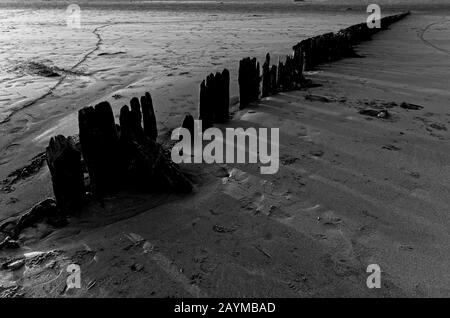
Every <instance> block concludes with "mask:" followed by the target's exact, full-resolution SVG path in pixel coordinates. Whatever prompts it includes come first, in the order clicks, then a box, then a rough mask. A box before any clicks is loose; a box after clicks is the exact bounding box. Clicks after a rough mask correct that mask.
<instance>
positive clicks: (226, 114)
mask: <svg viewBox="0 0 450 318" xmlns="http://www.w3.org/2000/svg"><path fill="white" fill-rule="evenodd" d="M222 80H223V83H222V84H223V87H222V94H223V96H222V116H221V120H222V121H224V122H226V121H228V120H229V119H230V72H229V71H228V70H227V69H224V70H223V71H222Z"/></svg>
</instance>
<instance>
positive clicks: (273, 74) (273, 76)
mask: <svg viewBox="0 0 450 318" xmlns="http://www.w3.org/2000/svg"><path fill="white" fill-rule="evenodd" d="M277 72H278V71H277V66H276V65H272V68H271V69H270V92H271V94H276V93H277V92H278V87H277Z"/></svg>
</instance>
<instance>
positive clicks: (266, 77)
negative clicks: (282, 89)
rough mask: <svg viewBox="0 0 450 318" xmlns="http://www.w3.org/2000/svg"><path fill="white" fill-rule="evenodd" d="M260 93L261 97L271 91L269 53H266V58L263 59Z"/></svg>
mask: <svg viewBox="0 0 450 318" xmlns="http://www.w3.org/2000/svg"><path fill="white" fill-rule="evenodd" d="M262 73H263V74H262V93H261V97H267V96H269V95H270V93H271V89H270V83H271V79H270V54H269V53H267V54H266V60H265V61H264V64H263V67H262Z"/></svg>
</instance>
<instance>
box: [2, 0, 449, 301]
mask: <svg viewBox="0 0 450 318" xmlns="http://www.w3.org/2000/svg"><path fill="white" fill-rule="evenodd" d="M40 5H42V6H43V8H41V9H39V10H37V11H36V10H35V8H30V7H27V6H24V7H22V8H18V7H14V6H13V5H11V4H6V2H2V6H1V7H2V9H0V15H1V16H2V20H1V21H2V22H0V30H1V31H0V32H1V33H2V37H1V40H0V41H1V44H2V45H1V47H2V49H1V51H0V61H1V62H0V69H1V70H2V75H1V76H2V77H1V79H0V87H1V94H2V96H0V116H1V124H0V133H1V135H2V137H1V138H0V179H1V180H6V181H5V182H4V183H3V184H2V187H3V188H2V191H1V192H0V224H2V223H4V222H7V221H8V219H9V218H11V217H14V216H17V215H19V214H21V213H23V212H24V211H26V210H27V209H29V208H31V207H32V206H33V204H35V203H36V202H38V201H40V200H42V199H44V198H46V197H49V196H52V186H51V181H50V174H49V171H48V168H47V167H46V165H45V163H43V161H42V160H41V159H40V158H41V157H39V154H40V153H42V152H43V151H44V149H45V146H46V145H47V144H48V140H49V138H50V137H52V136H54V135H56V134H59V133H62V134H65V135H73V134H75V133H76V132H77V111H78V109H79V108H81V107H83V106H86V105H92V104H95V103H96V102H99V101H103V100H108V101H109V102H110V103H111V104H112V106H113V109H114V112H115V115H116V116H118V110H119V108H120V107H121V106H122V105H123V104H127V103H128V101H129V99H130V98H131V97H133V96H138V95H139V94H143V92H145V91H150V92H151V93H152V96H153V98H154V105H155V110H156V116H157V120H158V128H159V130H160V137H159V139H160V142H161V143H163V144H170V141H169V139H170V133H171V131H172V129H174V128H176V127H177V126H179V125H180V123H181V121H182V118H183V117H184V115H185V113H186V112H190V113H192V114H193V115H194V116H196V115H197V107H198V87H199V83H200V82H201V80H202V79H203V78H204V77H205V76H206V75H207V74H208V73H209V72H211V71H216V70H222V69H223V68H224V67H227V68H228V69H229V70H230V73H231V77H232V79H233V80H232V83H231V94H232V96H233V98H232V101H233V103H234V104H233V107H232V112H233V119H232V120H231V121H230V122H229V123H228V124H226V125H218V126H217V127H219V128H222V129H223V128H225V127H242V128H248V127H268V128H271V127H273V128H279V129H280V145H279V146H280V161H281V165H280V170H279V172H278V173H277V174H274V175H261V174H260V173H259V167H258V166H257V165H249V164H220V165H219V164H212V165H205V164H198V165H188V164H185V165H181V166H182V169H183V171H185V172H186V173H187V174H188V175H190V176H191V177H192V179H193V180H194V191H193V193H191V194H189V195H175V194H161V193H158V194H151V195H148V194H142V193H134V192H123V193H119V194H117V195H113V196H108V197H105V198H104V199H103V200H102V201H101V202H95V203H92V204H91V205H90V206H89V207H88V208H86V209H85V211H83V212H82V213H81V214H80V215H77V216H74V217H73V218H71V219H70V221H69V224H68V225H67V226H65V227H63V228H53V227H51V226H49V225H45V224H39V225H37V226H36V227H33V228H30V229H27V231H25V232H24V233H22V234H21V237H20V241H21V248H20V250H16V251H14V252H5V251H0V261H1V260H6V259H8V258H11V257H18V256H21V255H28V257H30V258H33V257H36V255H39V259H38V260H37V261H36V266H35V267H32V268H29V267H27V266H25V267H23V268H21V269H20V270H16V271H10V270H0V292H4V293H6V294H5V295H8V296H18V295H21V296H26V297H402V296H406V297H436V296H437V297H448V296H450V289H449V288H448V286H450V274H449V273H448V270H447V266H448V265H450V256H449V255H450V236H449V228H450V216H449V214H448V211H449V207H450V199H449V195H448V194H449V192H450V181H449V180H450V164H449V162H450V161H449V158H450V151H449V150H450V144H449V137H450V135H449V132H448V129H449V128H450V126H449V124H450V110H448V105H449V102H448V101H449V100H450V92H449V90H448V83H449V81H450V72H449V71H448V70H449V65H448V64H450V60H449V59H448V57H449V55H450V40H449V39H448V32H449V29H450V19H448V12H450V7H448V8H447V7H444V8H447V11H445V10H443V9H442V8H441V9H439V10H436V8H435V7H431V6H430V7H426V8H425V9H424V8H423V7H420V6H416V7H412V8H411V11H412V14H411V16H409V17H407V18H406V19H405V20H403V21H400V22H398V23H396V24H394V25H393V26H391V27H390V29H389V30H386V31H383V32H381V33H379V34H377V35H376V36H374V38H373V40H372V41H369V42H366V43H363V44H361V45H359V46H358V47H357V53H358V54H359V55H360V57H359V58H348V59H344V60H342V61H338V62H334V63H329V64H324V65H322V66H320V67H319V68H318V69H316V70H314V71H312V72H307V73H305V77H306V78H307V79H310V80H311V81H312V83H314V84H315V85H312V86H311V87H309V88H303V89H301V90H296V91H291V92H284V93H280V94H277V95H274V96H270V97H266V98H263V99H261V100H260V101H259V102H257V103H255V104H252V105H251V107H249V108H246V109H243V110H239V109H238V108H237V107H236V106H237V101H238V97H237V95H238V87H237V69H238V62H239V59H240V58H242V57H245V56H255V57H257V58H258V60H260V61H263V57H264V56H265V54H266V52H270V53H271V55H272V56H273V58H274V59H275V60H276V59H277V58H278V56H283V55H286V54H289V53H290V52H291V50H292V46H293V45H294V44H296V43H297V42H299V41H301V40H302V39H304V38H307V37H310V36H313V35H317V34H322V33H325V32H330V31H337V30H339V29H341V28H343V27H347V26H349V25H352V24H355V23H360V22H364V21H365V17H366V13H365V12H364V11H361V10H358V9H357V8H358V6H355V9H352V10H347V9H346V8H348V7H347V6H337V7H338V10H334V9H333V8H336V7H332V6H331V7H330V6H328V7H327V6H325V5H324V4H321V7H319V8H320V9H317V10H315V9H314V6H313V4H308V3H307V4H306V7H305V9H304V10H303V11H302V10H300V9H298V10H297V11H295V10H294V11H292V8H291V10H288V9H286V8H288V7H289V6H291V4H289V6H288V7H285V6H283V5H279V6H280V7H281V8H283V9H279V11H277V12H270V11H269V9H268V8H270V6H269V7H267V6H264V5H261V6H260V7H259V9H254V10H252V11H246V10H242V8H238V9H236V7H232V6H231V5H230V7H229V9H228V10H224V12H222V11H221V12H220V13H219V11H214V10H213V9H212V8H214V6H213V5H212V4H210V5H209V6H208V5H207V6H206V9H203V10H197V11H195V10H194V9H192V7H191V9H192V10H188V11H186V12H185V13H184V14H183V15H180V14H179V11H178V10H175V9H173V8H169V9H168V6H171V5H169V4H167V3H165V2H163V3H162V4H150V5H149V6H150V7H145V5H144V4H143V5H142V6H143V7H144V8H148V11H142V10H135V11H133V10H125V11H124V10H120V11H119V10H114V9H111V7H110V8H109V9H108V10H105V9H103V8H102V7H101V5H98V6H94V5H93V6H92V7H89V6H88V7H87V8H86V9H83V15H82V17H83V25H82V28H80V29H68V28H66V27H65V20H64V6H62V7H61V8H54V9H48V8H46V6H50V4H40ZM122 5H123V4H121V5H119V7H120V6H122ZM158 5H160V7H159V8H158V9H157V10H156V9H154V7H152V6H158ZM215 5H216V6H217V4H215ZM225 5H227V4H225ZM241 5H242V4H241ZM271 5H272V6H274V4H271ZM8 6H9V7H8ZM172 6H173V5H172ZM199 6H200V5H199ZM242 6H243V5H242ZM406 6H407V5H404V6H403V5H402V6H400V8H404V7H406ZM4 7H8V8H6V9H4ZM82 8H83V7H82ZM395 9H397V8H395V7H390V8H389V10H395ZM180 10H181V9H180ZM389 12H390V11H389ZM37 26H39V27H37ZM162 30H163V31H162ZM14 39H19V40H18V41H14ZM67 39H71V41H68V40H67ZM30 46H32V47H34V48H35V51H33V52H30V50H29V49H27V48H29V47H30ZM37 51H38V52H39V54H34V52H37ZM30 62H39V63H42V64H39V65H40V66H42V65H44V66H46V67H49V68H44V70H47V71H48V70H50V71H54V72H56V73H58V76H56V77H46V76H38V75H36V72H35V69H33V68H30ZM38 69H39V71H42V70H43V68H41V67H39V68H38ZM403 103H405V104H403ZM411 104H413V105H415V106H417V107H416V108H415V109H413V108H411V107H409V108H408V107H403V106H404V105H411ZM402 105H403V106H402ZM364 109H376V110H380V109H387V110H388V111H389V113H390V114H391V117H390V118H389V119H381V118H374V117H370V116H365V115H363V114H360V113H359V111H361V110H364ZM36 156H38V157H36ZM33 158H34V161H35V168H34V169H31V170H32V171H30V173H29V174H27V175H26V176H25V177H23V178H18V179H17V180H13V181H11V180H12V179H13V178H11V177H9V178H8V175H9V174H10V173H11V172H13V171H14V170H16V169H18V168H20V167H24V166H26V165H29V164H30V161H33ZM1 239H2V238H1V237H0V240H1ZM34 252H44V253H39V254H27V253H34ZM72 262H76V263H77V264H79V265H80V266H81V268H82V270H83V272H82V281H83V285H82V286H83V287H82V288H81V289H78V290H69V291H68V290H67V289H66V276H65V273H64V269H65V267H66V266H67V264H70V263H72ZM0 263H1V262H0ZM369 264H378V265H379V266H380V267H381V269H382V288H380V289H368V288H367V286H366V278H367V275H368V274H367V273H366V268H367V266H368V265H369Z"/></svg>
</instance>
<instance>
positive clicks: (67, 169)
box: [46, 135, 85, 212]
mask: <svg viewBox="0 0 450 318" xmlns="http://www.w3.org/2000/svg"><path fill="white" fill-rule="evenodd" d="M46 156H47V165H48V168H49V170H50V174H51V177H52V184H53V193H54V194H55V198H56V203H57V205H58V207H59V209H60V210H61V211H63V212H71V211H73V210H76V209H77V208H79V207H80V206H81V205H82V203H83V199H84V196H85V189H84V176H83V170H82V167H81V153H80V151H79V150H78V149H77V148H76V146H75V143H74V141H73V139H72V138H71V137H68V138H66V137H64V136H62V135H58V136H56V137H52V138H51V139H50V143H49V145H48V147H47V149H46Z"/></svg>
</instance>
